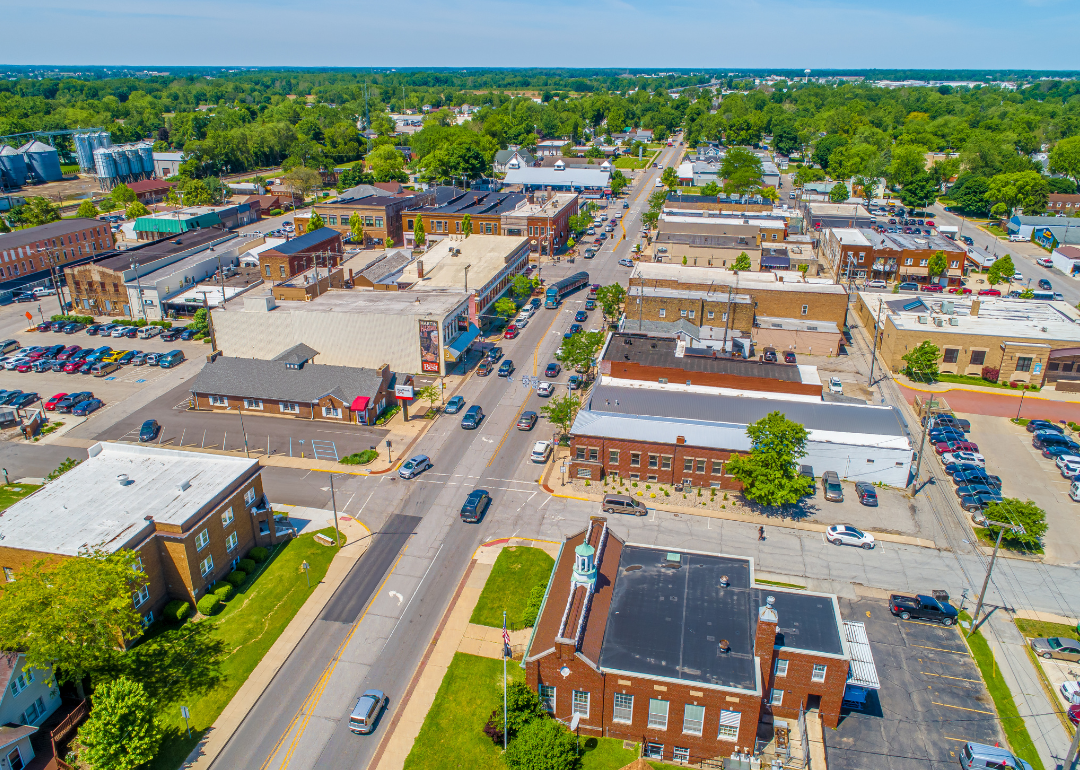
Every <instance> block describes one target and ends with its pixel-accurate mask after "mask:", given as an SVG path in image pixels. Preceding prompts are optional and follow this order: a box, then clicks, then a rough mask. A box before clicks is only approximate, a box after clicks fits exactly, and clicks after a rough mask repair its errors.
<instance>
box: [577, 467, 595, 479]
mask: <svg viewBox="0 0 1080 770" xmlns="http://www.w3.org/2000/svg"><path fill="white" fill-rule="evenodd" d="M577 475H578V478H579V479H591V478H592V468H578V469H577Z"/></svg>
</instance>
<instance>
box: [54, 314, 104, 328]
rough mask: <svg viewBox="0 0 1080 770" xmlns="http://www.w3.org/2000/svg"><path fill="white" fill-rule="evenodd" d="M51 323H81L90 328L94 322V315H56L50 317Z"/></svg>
mask: <svg viewBox="0 0 1080 770" xmlns="http://www.w3.org/2000/svg"><path fill="white" fill-rule="evenodd" d="M49 320H50V321H64V322H65V323H69V324H70V323H80V324H86V325H87V326H89V325H90V324H92V323H93V322H94V317H93V316H92V315H54V316H50V317H49Z"/></svg>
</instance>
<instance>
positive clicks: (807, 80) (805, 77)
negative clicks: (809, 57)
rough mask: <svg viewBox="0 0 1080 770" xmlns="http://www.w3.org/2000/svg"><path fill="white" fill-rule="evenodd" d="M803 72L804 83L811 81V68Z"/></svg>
mask: <svg viewBox="0 0 1080 770" xmlns="http://www.w3.org/2000/svg"><path fill="white" fill-rule="evenodd" d="M803 73H804V75H803V81H802V82H803V83H808V82H810V70H803Z"/></svg>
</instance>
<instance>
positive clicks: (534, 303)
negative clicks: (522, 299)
mask: <svg viewBox="0 0 1080 770" xmlns="http://www.w3.org/2000/svg"><path fill="white" fill-rule="evenodd" d="M529 304H530V305H532V308H533V310H539V309H540V306H541V305H542V304H544V303H542V302H541V301H540V298H539V297H533V298H532V299H530V300H529Z"/></svg>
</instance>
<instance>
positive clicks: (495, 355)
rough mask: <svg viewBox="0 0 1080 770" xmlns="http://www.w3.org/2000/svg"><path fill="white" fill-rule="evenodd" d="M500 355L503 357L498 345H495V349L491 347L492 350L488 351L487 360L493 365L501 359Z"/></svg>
mask: <svg viewBox="0 0 1080 770" xmlns="http://www.w3.org/2000/svg"><path fill="white" fill-rule="evenodd" d="M502 355H503V352H502V348H500V347H499V346H498V345H496V346H495V347H492V348H490V349H488V352H487V360H488V361H491V362H492V363H495V362H496V361H498V360H499V359H500V358H502Z"/></svg>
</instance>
